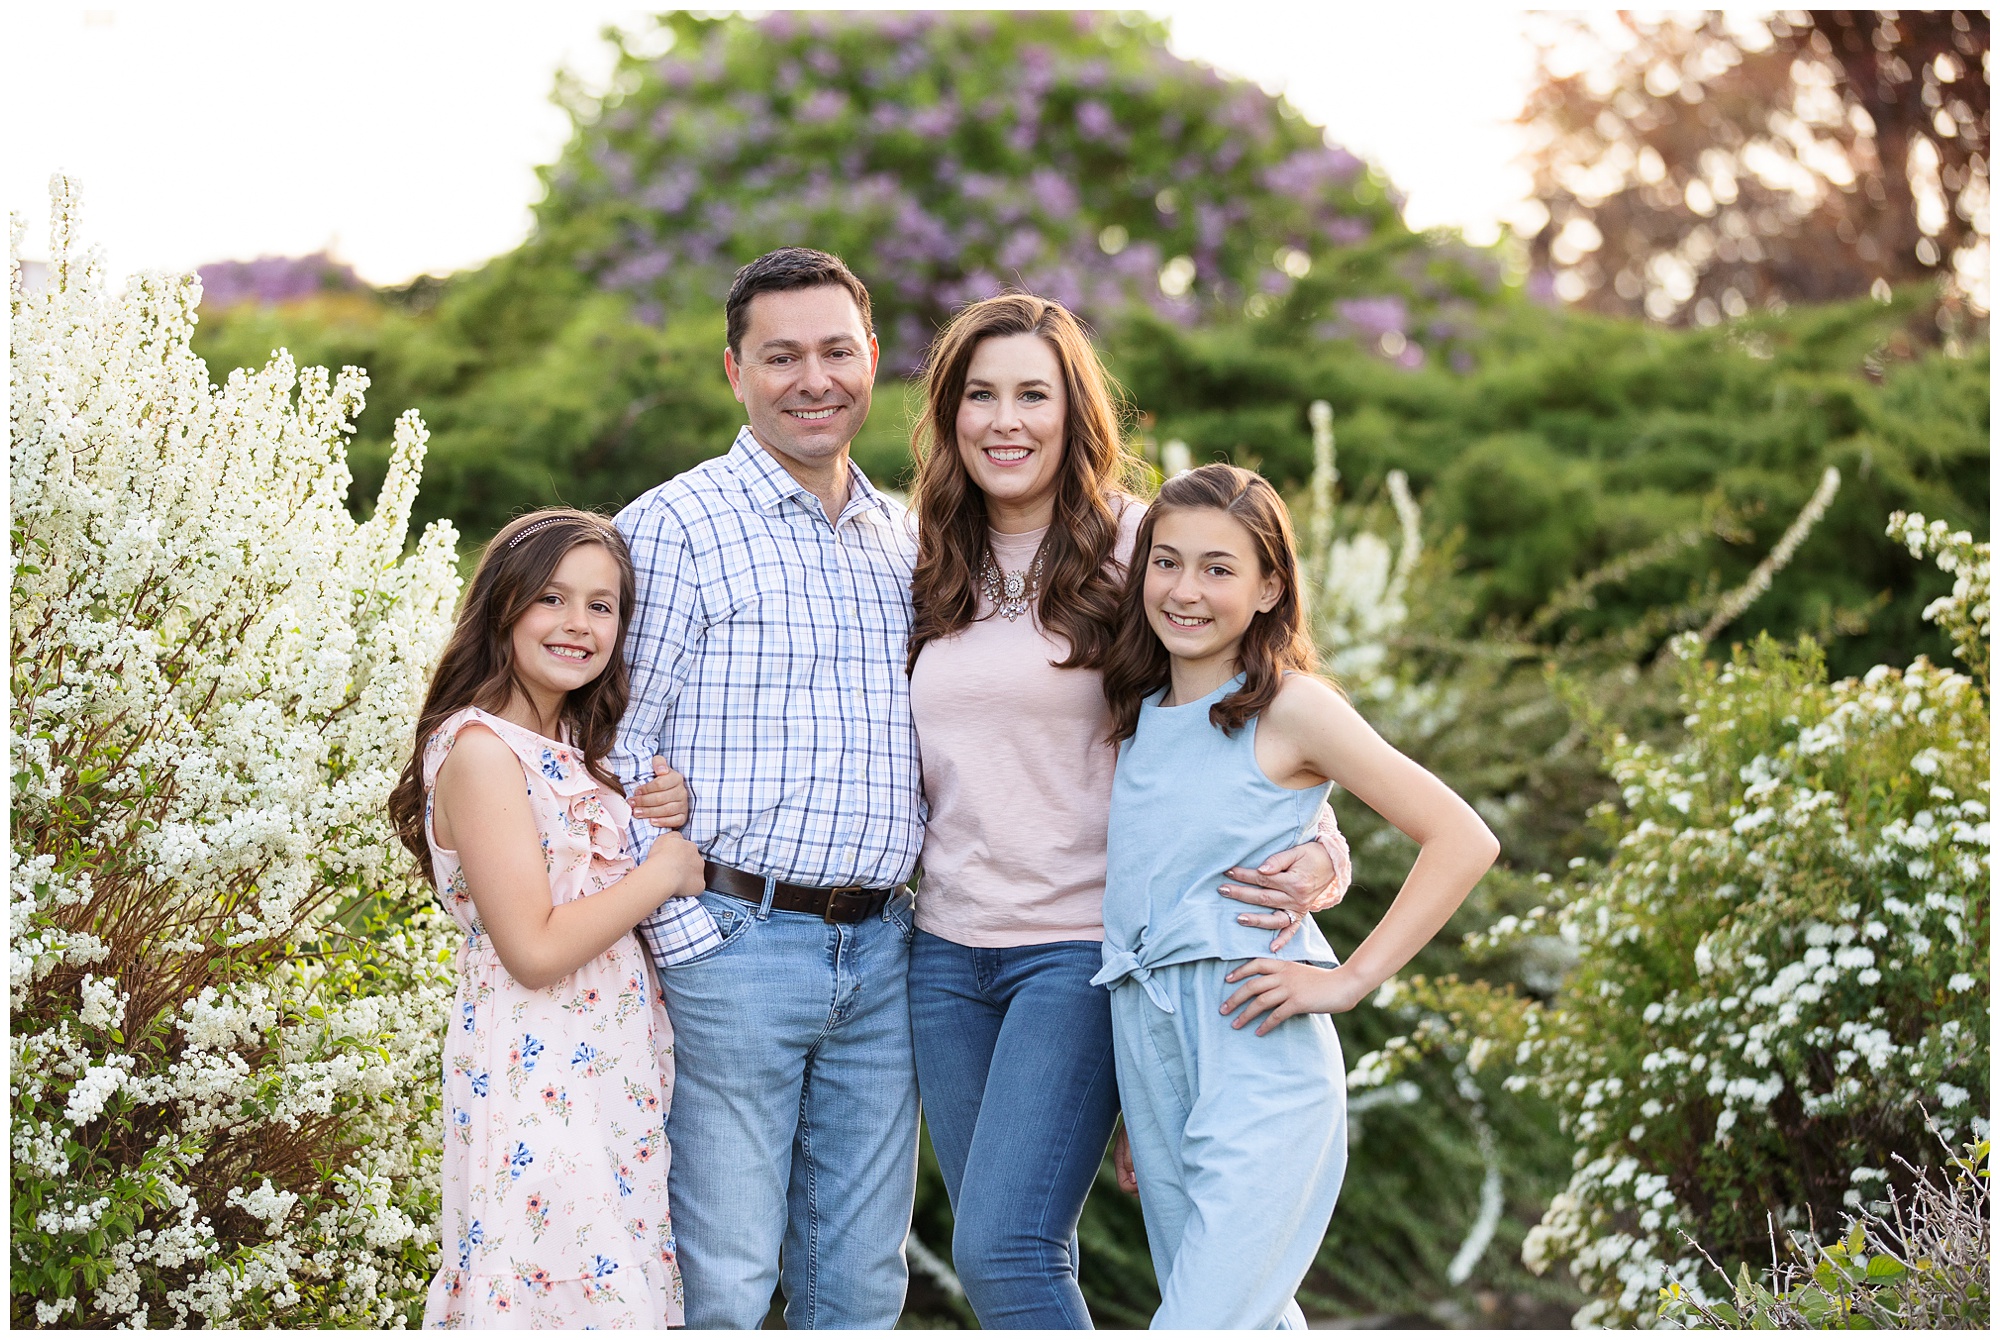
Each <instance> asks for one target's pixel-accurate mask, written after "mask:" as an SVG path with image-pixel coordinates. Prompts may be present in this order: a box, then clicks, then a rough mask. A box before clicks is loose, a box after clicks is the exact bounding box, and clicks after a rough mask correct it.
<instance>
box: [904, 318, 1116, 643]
mask: <svg viewBox="0 0 2000 1340" xmlns="http://www.w3.org/2000/svg"><path fill="white" fill-rule="evenodd" d="M1008 335H1035V336H1038V337H1040V338H1041V339H1043V340H1045V341H1046V342H1047V343H1048V346H1049V348H1050V349H1051V350H1052V351H1054V353H1055V356H1056V363H1057V365H1058V366H1060V367H1061V368H1062V377H1063V395H1064V401H1065V404H1066V406H1067V413H1066V415H1065V422H1064V426H1063V455H1062V465H1061V467H1060V469H1061V473H1060V474H1059V475H1058V477H1057V483H1056V497H1055V516H1054V518H1053V520H1052V521H1051V524H1050V526H1049V533H1048V538H1047V539H1045V540H1043V541H1042V574H1043V575H1042V584H1041V585H1042V589H1041V593H1040V596H1039V598H1038V600H1037V602H1036V608H1035V613H1036V617H1037V618H1039V619H1040V620H1041V624H1042V627H1044V628H1046V629H1048V630H1049V631H1050V632H1052V633H1058V634H1061V635H1062V637H1064V638H1065V639H1066V640H1067V641H1068V642H1069V648H1070V650H1069V656H1068V658H1067V659H1065V660H1063V661H1061V662H1058V665H1059V666H1060V667H1062V668H1064V669H1069V668H1074V667H1091V668H1094V667H1096V666H1099V665H1101V664H1103V661H1104V656H1105V653H1106V652H1107V651H1108V650H1109V648H1110V645H1111V626H1112V620H1113V619H1115V618H1116V617H1117V613H1118V579H1117V576H1116V575H1115V574H1114V573H1112V572H1110V571H1108V570H1107V562H1108V560H1110V558H1111V557H1112V550H1113V548H1114V547H1115V546H1116V544H1117V542H1118V516H1119V512H1118V511H1117V510H1114V504H1115V503H1116V502H1117V501H1118V500H1119V499H1120V498H1121V497H1122V496H1123V495H1124V494H1125V492H1126V488H1125V484H1126V481H1127V480H1128V479H1130V478H1131V477H1132V471H1133V469H1134V466H1135V460H1134V458H1133V457H1132V455H1131V454H1130V453H1129V452H1128V451H1126V449H1125V443H1124V439H1123V437H1122V435H1121V434H1120V433H1119V430H1118V410H1117V405H1116V402H1115V401H1114V400H1113V399H1112V392H1111V379H1110V378H1109V377H1108V376H1107V375H1106V374H1105V371H1104V366H1103V364H1101V363H1100V362H1098V359H1097V352H1096V351H1095V350H1094V349H1092V348H1091V347H1090V337H1089V336H1088V335H1087V334H1085V332H1084V329H1083V325H1082V323H1081V322H1079V321H1078V320H1077V319H1076V318H1075V317H1074V316H1072V315H1070V313H1069V311H1068V310H1067V309H1066V308H1064V307H1063V306H1062V304H1060V303H1055V302H1050V301H1049V300H1048V299H1047V298H1037V297H1035V296H1033V295H1032V294H1027V293H1003V294H1001V295H1000V296H999V297H997V298H987V299H985V300H984V301H981V302H976V303H973V304H972V305H971V306H969V307H967V308H966V309H965V310H964V311H962V312H960V313H959V314H958V315H957V316H956V317H954V318H953V319H952V323H951V324H950V325H949V326H947V327H945V330H944V333H943V334H941V335H939V336H938V339H937V343H936V344H934V345H932V346H931V354H930V359H929V372H928V373H927V375H926V378H925V387H924V411H923V416H922V418H921V419H919V421H918V423H917V428H916V431H915V432H914V433H913V434H912V435H911V441H910V449H911V451H912V453H913V454H914V455H915V456H916V458H917V483H916V489H915V501H914V505H915V509H916V513H917V527H918V529H917V536H918V538H917V570H916V575H915V576H914V577H913V578H912V580H911V583H910V597H911V604H912V606H913V609H912V616H913V617H912V620H911V626H910V654H909V661H908V663H907V668H909V669H914V668H915V667H916V664H917V654H918V653H919V652H921V651H922V650H923V649H924V644H925V643H927V642H929V641H931V640H932V639H934V638H940V637H950V636H951V635H952V634H953V633H956V632H959V631H960V630H961V629H964V628H965V627H967V626H968V625H970V624H971V623H972V621H973V620H974V618H975V617H976V616H977V615H978V613H979V569H980V566H981V564H982V563H983V562H984V561H985V557H986V529H987V520H986V495H985V493H984V492H982V491H981V490H980V488H979V486H978V485H977V484H975V483H973V481H972V476H971V474H970V473H969V472H968V471H967V470H966V468H965V461H964V460H963V459H962V458H961V457H960V455H959V448H958V407H959V401H960V400H961V399H963V398H964V395H965V378H966V369H967V367H968V366H970V364H971V362H972V355H973V353H974V351H975V350H977V349H978V347H979V345H980V344H981V343H982V342H984V341H986V340H990V339H998V338H1002V337H1005V336H1008Z"/></svg>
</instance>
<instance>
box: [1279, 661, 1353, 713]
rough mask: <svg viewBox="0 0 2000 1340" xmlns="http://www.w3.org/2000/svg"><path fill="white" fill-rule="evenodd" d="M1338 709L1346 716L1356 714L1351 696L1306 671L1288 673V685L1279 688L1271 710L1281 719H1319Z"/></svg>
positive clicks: (1286, 683) (1286, 679) (1286, 682)
mask: <svg viewBox="0 0 2000 1340" xmlns="http://www.w3.org/2000/svg"><path fill="white" fill-rule="evenodd" d="M1336 709H1337V710H1339V711H1340V712H1341V713H1342V714H1343V715H1347V714H1351V713H1352V712H1353V711H1354V708H1353V706H1352V705H1351V704H1349V703H1348V701H1347V696H1346V695H1345V694H1343V693H1342V692H1341V691H1340V690H1339V689H1336V688H1335V687H1334V686H1333V685H1331V684H1329V683H1327V681H1326V680H1324V679H1321V678H1320V677H1319V676H1318V675H1315V674H1310V673H1308V672H1306V671H1303V670H1293V671H1288V672H1287V673H1286V675H1285V678H1284V682H1283V683H1281V684H1279V685H1278V696H1277V697H1275V698H1273V699H1272V700H1271V706H1270V708H1269V710H1270V711H1271V712H1274V713H1277V714H1279V715H1280V716H1293V715H1306V714H1310V715H1315V716H1317V715H1320V714H1323V713H1325V712H1327V711H1329V710H1336Z"/></svg>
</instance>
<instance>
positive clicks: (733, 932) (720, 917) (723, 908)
mask: <svg viewBox="0 0 2000 1340" xmlns="http://www.w3.org/2000/svg"><path fill="white" fill-rule="evenodd" d="M700 900H701V905H702V907H703V909H704V910H706V911H707V913H708V915H709V917H710V918H711V919H713V920H714V922H715V929H716V933H717V934H718V935H720V936H721V937H722V939H721V940H720V942H718V943H716V944H712V945H710V946H709V947H708V948H706V949H704V950H702V951H701V952H700V953H699V954H695V955H693V956H691V957H689V958H683V959H676V960H674V961H673V962H671V963H668V964H667V965H666V970H667V971H668V972H678V971H680V970H681V969H682V968H692V967H695V966H696V965H698V964H702V963H706V962H708V961H709V960H710V959H712V958H716V957H718V956H720V955H722V954H725V953H727V952H728V951H729V950H730V949H731V948H733V947H734V946H735V944H736V942H737V941H739V940H741V939H742V938H743V936H744V934H745V932H747V931H748V930H749V929H750V927H751V926H752V925H754V924H755V923H756V920H757V917H756V915H755V914H754V913H753V912H752V911H751V909H750V906H749V904H747V903H744V902H742V901H740V900H738V899H735V898H731V897H729V896H728V895H727V894H721V893H703V894H701V895H700Z"/></svg>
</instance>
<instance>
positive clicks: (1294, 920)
mask: <svg viewBox="0 0 2000 1340" xmlns="http://www.w3.org/2000/svg"><path fill="white" fill-rule="evenodd" d="M1279 910H1280V911H1282V912H1283V913H1284V914H1285V917H1286V919H1287V920H1288V921H1290V922H1291V925H1292V926H1296V925H1298V924H1299V914H1298V913H1296V912H1294V911H1292V909H1291V908H1289V907H1286V908H1281V909H1279ZM1286 929H1287V930H1289V929H1291V927H1290V926H1288V927H1286Z"/></svg>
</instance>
